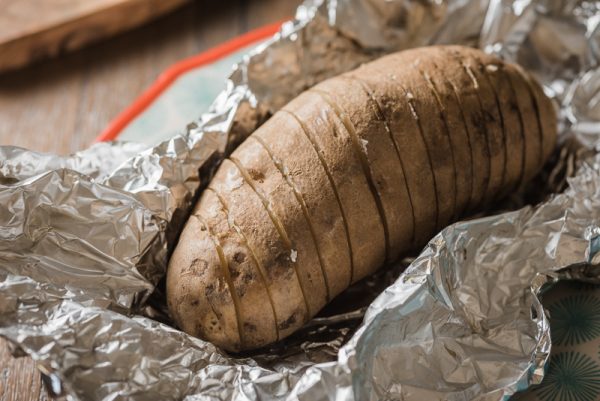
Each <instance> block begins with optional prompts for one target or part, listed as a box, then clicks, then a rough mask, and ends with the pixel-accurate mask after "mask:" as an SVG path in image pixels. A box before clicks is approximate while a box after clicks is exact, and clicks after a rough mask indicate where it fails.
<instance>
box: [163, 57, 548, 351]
mask: <svg viewBox="0 0 600 401" xmlns="http://www.w3.org/2000/svg"><path fill="white" fill-rule="evenodd" d="M555 144H556V115H555V112H554V108H553V106H552V103H551V101H550V100H549V99H548V98H547V97H546V96H545V95H544V94H543V91H542V89H541V87H540V86H539V85H538V84H537V83H536V82H535V81H534V80H533V78H532V77H531V76H529V75H528V74H527V73H526V72H524V71H523V70H522V69H521V68H520V67H518V66H514V65H511V64H507V63H504V62H502V61H500V60H498V59H496V58H494V57H492V56H490V55H487V54H484V53H482V52H480V51H479V50H475V49H471V48H465V47H460V46H433V47H426V48H418V49H412V50H407V51H403V52H400V53H396V54H391V55H389V56H386V57H383V58H381V59H378V60H376V61H374V62H371V63H368V64H365V65H363V66H361V67H359V68H358V69H356V70H354V71H350V72H348V73H346V74H343V75H341V76H338V77H335V78H332V79H329V80H327V81H324V82H322V83H320V84H318V85H316V86H315V87H313V88H311V89H309V90H308V91H306V92H304V93H303V94H301V95H300V96H298V97H297V98H296V99H294V100H292V101H291V102H290V103H289V104H287V105H286V106H284V107H283V109H282V110H281V111H279V112H277V113H275V115H274V116H273V117H272V118H271V119H269V120H268V121H267V122H266V123H265V124H263V125H262V126H261V127H260V128H259V129H258V130H257V131H256V132H255V133H253V134H252V135H251V137H250V138H248V139H247V140H246V142H244V143H243V144H242V145H240V146H239V147H238V148H237V149H236V150H235V151H234V152H233V153H232V155H231V156H230V158H228V159H226V160H225V161H224V162H223V164H222V165H221V166H220V168H219V169H218V171H217V173H216V175H215V177H214V178H213V180H212V182H211V184H210V185H209V189H208V190H206V191H205V192H204V193H203V194H202V196H201V198H200V200H199V201H198V203H197V204H196V206H195V208H194V211H193V212H192V217H190V219H189V221H188V222H187V224H186V226H185V228H184V230H183V233H182V235H181V238H180V240H179V243H178V245H177V247H176V249H175V251H174V253H173V255H172V257H171V260H170V262H169V269H168V271H167V300H168V305H169V309H170V312H171V314H172V317H173V318H174V320H175V322H176V323H177V324H178V325H179V327H181V328H182V329H183V330H184V331H186V332H187V333H189V334H191V335H194V336H198V337H201V338H203V339H206V340H208V341H211V342H212V343H214V344H216V345H217V346H219V347H221V348H223V349H225V350H227V351H232V352H238V351H242V350H249V349H254V348H258V347H262V346H265V345H268V344H269V343H272V342H274V341H277V340H280V339H282V338H284V337H286V336H288V335H290V334H291V333H293V332H294V331H295V330H297V329H298V328H300V327H301V326H302V325H304V324H305V323H306V322H307V321H308V320H309V319H311V318H312V317H313V316H314V315H315V314H316V313H317V312H318V311H319V310H320V309H321V308H322V307H323V306H325V304H326V303H327V302H328V301H329V300H331V299H332V298H333V297H335V296H336V295H338V294H339V293H340V292H341V291H343V290H344V289H345V288H347V287H348V286H349V285H350V284H351V283H353V282H356V281H358V280H360V279H362V278H363V277H365V276H367V275H369V274H372V273H373V272H375V271H376V270H377V269H379V268H380V267H381V266H382V265H384V264H385V262H386V261H387V262H391V261H393V260H395V259H397V258H398V257H401V256H402V255H403V254H405V253H406V252H407V251H409V250H418V249H420V248H421V247H422V246H424V245H425V244H426V242H427V241H428V240H429V239H430V238H431V237H432V236H433V235H434V234H435V233H436V231H437V230H439V229H440V228H443V227H444V226H445V225H447V224H449V223H451V222H453V221H455V220H456V219H457V218H459V217H461V216H463V215H465V214H467V213H471V212H473V211H475V210H477V209H478V208H481V207H482V206H484V205H485V204H488V203H490V202H493V201H494V200H496V199H498V197H501V196H503V195H506V194H507V193H510V192H511V191H512V190H514V189H515V188H518V187H519V186H522V185H523V184H524V183H525V182H526V181H527V180H529V179H530V178H532V177H533V176H534V175H535V174H537V173H538V172H539V170H540V169H541V168H542V166H543V164H544V163H545V161H546V159H547V158H548V157H549V155H550V153H551V152H552V150H553V149H554V147H555Z"/></svg>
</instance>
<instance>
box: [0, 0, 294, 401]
mask: <svg viewBox="0 0 600 401" xmlns="http://www.w3.org/2000/svg"><path fill="white" fill-rule="evenodd" d="M2 1H5V0H0V4H2ZM299 3H300V0H254V1H250V0H236V1H234V0H231V1H230V0H225V1H211V0H205V1H194V2H192V3H190V4H187V5H185V6H183V7H182V8H181V9H180V10H178V11H175V12H174V13H172V14H170V15H168V16H166V17H164V18H161V19H159V20H157V21H155V22H152V23H151V24H149V25H147V26H144V27H141V28H138V29H136V30H134V31H131V32H128V33H124V34H121V35H120V36H117V37H115V38H113V39H110V40H108V41H106V42H103V43H100V44H96V45H92V46H91V47H88V48H86V49H83V50H79V51H76V52H74V53H72V54H69V55H66V56H62V57H59V58H56V59H53V60H49V61H45V62H40V63H38V64H36V65H32V66H29V67H26V68H25V69H22V70H18V71H13V72H9V73H5V74H3V75H0V145H17V146H23V147H26V148H30V149H34V150H38V151H43V152H53V153H59V154H68V153H72V152H74V151H77V150H80V149H83V148H85V147H87V146H88V145H89V144H90V143H91V141H92V140H93V139H94V138H95V137H96V135H98V133H99V132H100V131H101V130H102V129H103V128H104V127H105V126H106V124H107V123H108V122H109V121H110V120H111V119H112V118H114V117H115V116H116V115H117V114H118V113H119V112H120V111H121V110H122V109H123V108H124V107H125V106H127V105H128V104H130V103H131V102H132V101H133V100H134V99H135V98H136V96H137V95H138V94H139V93H140V92H141V91H142V90H144V89H145V88H147V87H148V86H149V85H150V84H151V83H152V82H153V81H154V79H156V77H157V75H158V74H159V73H160V72H161V71H163V70H164V69H165V68H166V67H168V66H169V65H171V64H173V63H174V62H176V61H178V60H180V59H182V58H184V57H188V56H191V55H194V54H197V53H199V52H201V51H202V50H205V49H208V48H210V47H212V46H215V45H217V44H219V43H222V42H223V41H225V40H227V39H230V38H232V37H235V36H237V35H239V34H242V33H244V32H246V31H248V30H250V29H253V28H257V27H259V26H262V25H265V24H267V23H270V22H274V21H277V20H280V19H283V18H285V17H288V16H291V15H293V13H294V10H295V8H296V7H297V5H298V4H299ZM2 11H3V10H2V8H1V6H0V14H1V13H2ZM48 398H49V396H48V394H47V392H46V390H45V389H44V387H43V386H42V381H41V379H40V374H39V373H38V372H37V370H36V369H35V366H34V363H33V361H32V360H31V359H29V358H18V359H14V358H12V357H11V356H10V353H9V352H8V350H7V348H6V343H5V342H3V340H1V339H0V401H17V400H18V401H33V400H46V399H48Z"/></svg>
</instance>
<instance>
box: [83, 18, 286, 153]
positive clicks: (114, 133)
mask: <svg viewBox="0 0 600 401" xmlns="http://www.w3.org/2000/svg"><path fill="white" fill-rule="evenodd" d="M286 21H288V20H287V19H286V20H283V21H279V22H275V23H272V24H269V25H265V26H262V27H260V28H257V29H254V30H252V31H249V32H246V33H245V34H243V35H240V36H237V37H235V38H233V39H231V40H228V41H227V42H225V43H222V44H220V45H218V46H215V47H213V48H211V49H208V50H206V51H204V52H202V53H200V54H197V55H195V56H192V57H189V58H186V59H183V60H181V61H179V62H177V63H175V64H173V65H172V66H170V67H169V68H167V69H166V70H165V71H164V72H163V73H162V74H160V75H159V77H158V78H157V79H156V81H154V83H153V84H152V85H150V87H149V88H148V89H146V90H145V91H144V92H143V93H142V94H141V95H140V96H138V98H137V99H135V100H134V102H133V103H132V104H131V105H129V106H128V107H127V108H126V109H125V110H123V111H122V112H121V113H120V114H119V115H118V116H117V117H115V118H114V119H113V120H112V121H111V122H110V123H109V124H108V126H107V127H106V129H105V130H104V131H102V133H101V134H100V135H98V136H97V137H96V139H95V140H94V142H105V141H112V140H114V139H115V138H117V137H118V136H119V134H120V133H121V131H122V130H123V128H125V127H126V126H127V125H128V124H129V123H130V122H131V121H132V120H134V119H135V118H136V117H137V116H139V115H140V114H141V113H142V112H143V111H144V110H145V109H146V108H147V107H148V106H150V105H151V104H152V103H153V102H154V101H155V100H156V98H157V97H158V96H160V94H161V93H162V92H164V90H165V89H167V88H168V87H169V86H170V85H171V84H172V83H173V82H174V81H175V80H176V79H177V78H178V77H179V76H181V75H183V74H185V73H186V72H188V71H190V70H193V69H194V68H198V67H200V66H203V65H206V64H209V63H213V62H215V61H217V60H219V59H221V58H223V57H226V56H228V55H230V54H231V53H234V52H235V51H237V50H239V49H241V48H243V47H246V46H248V45H251V44H252V43H255V42H258V41H261V40H263V39H266V38H268V37H270V36H273V35H274V34H275V33H277V32H278V31H279V29H280V28H281V25H282V24H283V23H284V22H286Z"/></svg>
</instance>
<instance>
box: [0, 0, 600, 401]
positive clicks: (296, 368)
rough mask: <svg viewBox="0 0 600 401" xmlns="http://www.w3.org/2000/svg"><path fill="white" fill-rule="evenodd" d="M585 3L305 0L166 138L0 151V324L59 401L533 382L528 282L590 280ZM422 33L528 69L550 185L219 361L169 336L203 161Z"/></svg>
mask: <svg viewBox="0 0 600 401" xmlns="http://www.w3.org/2000/svg"><path fill="white" fill-rule="evenodd" d="M599 14H600V13H599V10H598V5H597V4H596V3H590V2H585V1H575V0H568V1H566V2H553V1H550V0H527V1H508V0H489V2H488V1H487V0H387V1H386V0H308V1H306V2H305V3H304V4H303V5H301V6H300V7H299V8H298V11H297V14H296V18H295V19H294V20H293V21H290V22H288V23H286V24H284V25H283V27H282V29H281V31H280V33H279V34H277V35H275V37H273V39H271V40H270V41H268V42H267V43H266V44H264V45H261V46H259V47H258V48H256V49H254V50H253V51H251V52H250V53H249V54H248V55H247V56H246V57H245V58H244V60H243V61H242V62H241V63H239V64H238V65H237V66H236V67H235V68H234V71H233V73H232V75H231V77H230V78H229V80H228V81H227V82H226V85H225V89H224V91H223V92H222V93H221V94H220V95H219V96H218V98H217V99H216V100H215V102H214V103H213V105H212V106H211V109H210V110H209V111H208V112H206V113H204V114H203V115H202V116H201V117H200V118H199V119H198V120H197V121H195V122H192V123H190V124H189V125H188V126H187V127H186V128H185V130H184V131H183V133H182V134H181V135H179V136H176V137H174V138H171V139H169V140H167V141H164V142H163V143H161V144H159V145H157V146H155V147H153V148H150V149H145V148H144V147H143V145H139V144H128V143H118V142H115V143H109V144H97V145H94V146H93V147H91V148H89V149H87V150H85V151H82V152H79V153H77V154H75V155H73V156H69V157H59V156H54V155H47V154H41V153H37V152H32V151H28V150H25V149H20V148H14V147H0V335H1V336H3V337H5V338H7V339H8V340H10V341H11V342H12V344H14V346H15V353H16V354H17V353H19V354H20V353H23V352H24V353H26V354H28V355H30V356H31V357H33V358H34V359H35V360H36V361H37V363H38V366H39V368H40V370H42V371H43V372H44V373H45V374H46V375H48V376H50V377H51V378H52V380H51V382H52V383H53V386H52V389H53V390H54V391H55V392H57V393H60V394H59V395H60V396H62V397H64V398H65V399H68V400H146V399H147V400H155V399H164V400H179V399H185V400H289V401H292V400H305V399H310V400H377V399H386V400H388V399H389V400H392V399H394V400H423V399H430V400H461V401H463V400H503V399H506V397H507V396H509V395H511V394H513V393H515V392H517V391H521V390H523V389H525V388H527V387H528V386H529V385H531V384H534V383H539V382H540V381H541V379H542V377H543V367H544V364H545V362H546V360H547V358H548V355H549V352H550V347H551V341H550V336H549V324H548V319H547V317H546V315H545V313H544V310H543V308H542V305H541V303H540V299H539V296H540V293H541V292H542V291H543V289H544V288H545V286H547V285H550V284H551V283H553V282H555V281H557V280H560V279H582V280H586V281H591V282H598V281H599V280H600V274H599V273H600V269H599V268H598V262H599V261H600V256H599V255H598V248H599V247H600V240H598V235H599V233H600V204H598V203H599V202H600V200H599V199H600V156H597V155H596V153H597V148H598V145H599V144H600V142H599V141H598V133H600V74H598V70H597V66H598V54H599V52H598V51H599V48H598V46H599V44H600V40H599V39H600V34H599V32H600V30H599V29H598V24H599V22H600V19H599V18H598V15H599ZM436 43H460V44H471V45H478V46H480V47H481V48H483V49H485V50H486V51H489V52H495V53H497V54H499V55H500V56H501V57H504V58H505V59H508V60H511V61H516V62H518V63H520V64H521V65H523V66H524V67H525V68H526V69H528V70H529V71H531V72H533V73H534V74H535V75H536V77H537V78H538V79H539V80H540V82H541V83H542V84H543V85H544V90H545V91H546V93H547V94H548V95H550V96H551V97H552V98H553V99H554V100H555V104H556V107H557V110H558V111H559V119H560V131H561V136H560V144H561V145H560V146H561V147H560V149H558V150H557V152H556V154H555V155H554V158H553V161H554V165H553V166H549V167H548V168H547V169H546V170H545V172H544V173H543V174H541V176H540V177H538V179H537V180H536V181H537V182H536V183H532V188H533V186H534V185H538V187H535V191H534V192H541V193H542V194H547V193H550V192H552V191H555V190H557V189H563V188H565V187H566V190H565V191H564V192H563V193H561V194H558V195H553V196H551V197H549V198H547V199H545V200H544V202H543V203H541V204H539V205H538V206H534V207H532V206H526V207H524V208H522V209H519V210H517V211H512V212H507V213H500V214H495V215H493V216H488V217H482V218H479V219H475V220H469V221H465V222H460V223H456V224H454V225H452V226H450V227H447V228H446V229H444V230H443V231H442V232H441V233H439V234H438V235H437V236H436V237H434V238H433V239H432V240H431V241H430V243H429V244H428V246H427V247H426V248H425V249H424V250H423V251H422V252H421V254H420V255H418V257H417V258H416V259H412V258H411V259H407V260H405V261H403V262H402V263H398V264H397V265H395V266H390V267H388V268H387V269H385V270H382V271H381V272H379V273H377V274H375V275H374V276H373V277H371V278H369V279H367V280H365V281H363V282H361V283H359V284H357V285H356V286H354V287H352V288H350V289H349V290H347V291H346V292H345V293H344V294H342V295H341V297H340V299H338V300H336V301H334V303H333V304H332V305H330V306H328V307H327V308H326V310H325V311H324V312H323V313H322V314H321V315H320V316H318V317H317V318H315V319H314V320H313V321H312V322H310V323H309V324H308V325H307V326H306V327H305V328H303V329H302V330H300V331H299V332H298V333H297V334H295V335H294V336H292V337H291V338H289V339H287V340H285V341H284V342H282V343H280V344H275V345H274V346H272V347H269V348H268V349H264V350H261V351H259V352H256V353H253V354H249V355H227V354H225V353H223V352H222V351H220V350H218V349H217V348H216V347H214V346H213V345H211V344H209V343H207V342H205V341H202V340H199V339H195V338H192V337H190V336H188V335H186V334H185V333H182V332H180V331H178V330H177V329H176V328H174V327H172V326H171V324H172V322H171V321H170V319H169V317H168V313H167V312H166V308H165V303H164V294H163V287H162V284H161V280H162V278H163V277H164V274H165V271H166V264H167V259H168V255H169V252H170V250H171V249H172V247H173V246H174V244H175V241H176V239H177V235H178V232H179V230H180V229H181V227H182V224H183V222H184V221H185V219H186V218H187V215H188V213H189V209H190V207H191V205H192V204H193V202H194V200H195V199H196V197H197V195H198V193H199V192H200V191H201V190H202V188H203V187H204V186H205V185H206V184H207V183H208V181H209V180H210V178H211V176H212V174H213V172H214V171H215V169H216V167H217V166H218V164H219V162H220V160H221V159H222V158H223V157H224V156H225V155H227V154H228V153H229V152H230V151H231V150H232V149H233V148H235V146H236V145H237V144H239V143H240V142H241V141H242V140H243V139H244V138H245V137H247V136H248V135H249V134H250V133H251V132H252V131H253V130H255V129H256V128H257V127H258V126H260V124H262V123H263V122H264V121H265V120H266V119H267V118H268V117H269V116H270V115H271V114H272V113H273V112H274V111H276V110H277V109H278V108H279V107H281V106H282V105H283V104H285V103H286V102H287V101H289V100H290V99H292V98H293V97H294V96H296V95H298V94H299V93H300V92H302V91H303V90H305V89H307V88H309V87H310V86H312V85H314V84H315V83H317V82H319V81H321V80H323V79H325V78H328V77H331V76H334V75H337V74H339V73H341V72H344V71H347V70H350V69H352V68H355V67H356V66H358V65H360V64H361V63H364V62H366V61H369V60H371V59H374V58H376V57H378V56H380V55H382V54H385V53H389V52H392V51H397V50H401V49H404V48H409V47H415V46H423V45H428V44H436ZM568 177H570V178H568ZM567 178H568V182H567ZM538 188H542V190H541V191H539V190H538ZM531 191H533V190H531V189H530V192H531ZM527 196H528V195H527V191H525V193H522V194H518V195H515V197H516V198H519V199H518V202H517V203H516V204H524V203H527V201H528V197H527ZM499 208H502V206H499ZM499 210H500V209H499ZM499 210H495V211H491V212H496V213H497V212H499ZM407 266H408V268H406V267H407ZM405 268H406V270H405V271H404V273H402V274H400V273H401V272H402V271H403V270H404V269H405ZM357 300H358V301H357Z"/></svg>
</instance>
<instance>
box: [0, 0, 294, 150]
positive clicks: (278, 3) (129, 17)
mask: <svg viewBox="0 0 600 401" xmlns="http://www.w3.org/2000/svg"><path fill="white" fill-rule="evenodd" d="M298 4H300V0H223V1H214V0H212V1H210V0H197V1H193V0H0V144H1V145H17V146H23V147H27V148H30V149H34V150H39V151H44V152H52V153H58V154H68V153H71V152H74V151H77V150H80V149H82V148H85V147H87V146H88V145H89V144H90V143H91V141H92V140H93V139H94V138H95V137H96V136H97V135H98V134H99V133H100V132H101V131H102V130H103V129H104V128H105V127H106V125H107V124H108V123H109V122H110V121H111V120H112V119H113V118H114V117H115V116H117V115H118V113H119V112H120V111H122V110H123V109H124V108H125V107H127V106H128V105H129V104H131V102H132V101H133V100H134V99H135V98H136V97H137V96H139V94H140V93H141V92H142V91H143V90H144V89H146V88H147V87H148V86H149V85H150V84H151V83H152V82H153V81H154V80H155V79H156V78H157V76H158V75H159V74H160V73H161V72H162V71H164V70H165V69H166V68H167V67H169V66H170V65H172V64H173V63H175V62H177V61H179V60H181V59H184V58H187V57H190V56H193V55H195V54H198V53H200V52H202V51H204V50H206V49H209V48H211V47H214V46H215V45H218V44H221V43H223V42H224V41H226V40H229V39H232V38H234V37H236V36H238V35H241V34H243V33H245V32H247V31H249V30H252V29H255V28H258V27H261V26H263V25H266V24H269V23H272V22H276V21H280V20H282V19H285V18H287V17H291V16H293V14H294V11H295V9H296V7H297V6H298ZM132 25H133V26H132ZM135 25H137V27H136V26H135ZM77 48H78V50H74V49H77ZM199 114H200V110H199V111H198V115H199Z"/></svg>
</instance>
